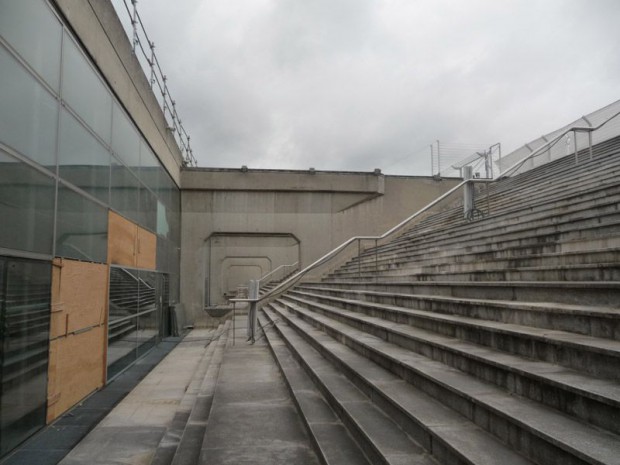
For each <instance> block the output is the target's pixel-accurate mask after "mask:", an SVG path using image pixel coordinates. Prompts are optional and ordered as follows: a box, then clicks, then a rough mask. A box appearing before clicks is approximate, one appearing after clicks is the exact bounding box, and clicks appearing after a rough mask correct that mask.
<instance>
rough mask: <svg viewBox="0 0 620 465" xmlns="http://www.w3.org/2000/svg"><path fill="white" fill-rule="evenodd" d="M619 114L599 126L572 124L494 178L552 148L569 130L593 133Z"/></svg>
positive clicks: (500, 176) (500, 177)
mask: <svg viewBox="0 0 620 465" xmlns="http://www.w3.org/2000/svg"><path fill="white" fill-rule="evenodd" d="M618 115H620V111H619V112H617V113H614V114H613V115H612V116H610V117H609V118H607V119H606V120H605V121H603V122H602V123H601V124H599V125H598V126H572V127H570V128H568V129H566V130H565V131H564V132H562V133H560V134H559V135H558V136H556V137H554V138H553V139H551V140H550V141H548V142H546V143H544V144H543V145H541V146H540V147H538V148H537V149H536V150H534V151H532V152H531V153H530V154H528V155H527V156H525V157H523V158H522V159H521V160H519V161H517V162H515V163H513V164H512V165H511V166H510V167H508V168H506V169H505V170H504V171H502V172H501V173H500V174H498V175H497V177H496V178H494V179H493V181H499V180H500V179H503V178H505V177H506V176H507V175H508V174H509V173H510V172H512V171H514V170H515V169H518V168H520V167H521V166H522V165H523V164H524V163H525V162H526V161H528V160H529V159H531V158H534V157H537V156H538V155H540V154H541V153H542V152H544V151H545V150H548V149H550V148H551V147H553V146H554V145H555V144H557V143H558V142H559V141H560V140H561V139H562V138H563V137H564V136H566V135H567V134H568V133H569V132H573V133H577V132H587V133H589V134H590V135H591V134H592V133H593V132H594V131H598V130H599V129H600V128H602V127H603V126H605V125H606V124H607V123H609V122H610V121H611V120H612V119H614V118H616V117H617V116H618ZM577 152H578V149H577V143H576V142H575V155H577ZM590 157H592V139H591V138H590Z"/></svg>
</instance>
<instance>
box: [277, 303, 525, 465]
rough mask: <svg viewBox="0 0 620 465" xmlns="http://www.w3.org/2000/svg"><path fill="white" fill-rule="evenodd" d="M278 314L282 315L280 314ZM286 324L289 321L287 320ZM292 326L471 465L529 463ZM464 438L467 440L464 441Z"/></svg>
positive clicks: (351, 355)
mask: <svg viewBox="0 0 620 465" xmlns="http://www.w3.org/2000/svg"><path fill="white" fill-rule="evenodd" d="M279 314H280V315H282V313H280V312H279ZM285 318H286V317H285ZM287 321H289V320H288V319H287ZM295 325H297V326H298V327H300V328H302V329H303V331H304V332H305V333H306V334H308V335H309V336H310V337H312V338H313V339H314V340H315V341H317V342H318V343H320V344H321V345H322V346H323V347H324V348H325V350H327V351H329V352H330V353H332V354H333V355H334V356H336V357H338V358H339V359H340V360H342V361H343V362H344V363H346V364H347V365H348V366H350V367H352V368H353V369H355V371H356V372H357V373H358V374H359V375H360V376H361V377H362V378H364V379H365V380H366V382H368V383H369V384H371V385H373V386H375V387H376V388H377V389H379V390H381V391H382V392H384V393H385V395H387V396H389V397H390V398H392V399H393V401H394V402H396V403H397V404H399V405H401V407H402V408H403V409H404V410H405V411H406V412H407V413H408V415H409V416H410V417H411V418H413V419H414V421H417V422H418V423H420V424H421V425H422V427H423V428H426V429H428V430H429V431H430V432H432V434H433V435H434V436H435V437H436V438H437V440H439V441H441V442H442V443H445V444H448V445H449V446H450V447H453V448H457V450H458V451H459V453H460V454H461V455H462V456H464V457H467V458H468V459H470V460H471V463H488V464H498V463H501V464H503V465H509V464H510V465H513V464H514V465H517V464H519V465H520V464H528V463H530V462H529V461H527V460H526V459H525V458H524V457H522V456H520V455H519V454H517V453H516V452H514V451H512V450H510V449H509V448H508V447H506V446H505V445H504V444H502V443H501V442H499V441H498V440H497V439H495V438H494V437H492V436H490V435H489V434H488V433H486V432H484V431H483V430H481V429H480V428H479V427H477V426H475V425H473V424H472V423H471V422H469V421H468V420H467V419H466V418H465V417H463V416H461V415H459V414H458V413H456V412H454V411H452V410H450V409H449V408H447V407H446V406H444V405H442V404H441V403H440V402H438V401H437V400H435V399H432V398H431V397H430V396H428V395H427V394H425V393H423V392H421V391H419V390H418V389H416V388H415V387H414V386H411V385H410V384H408V383H406V382H404V381H403V380H401V379H400V378H398V377H397V376H395V375H393V374H392V373H390V372H388V371H387V370H385V369H383V368H381V367H379V366H378V365H376V364H374V363H373V362H371V361H370V360H368V359H366V358H364V357H363V356H361V355H359V354H357V353H356V352H354V351H353V350H352V349H349V348H348V347H346V346H344V345H342V344H340V343H338V342H337V341H335V340H334V339H333V338H331V337H330V336H328V335H326V334H324V333H323V332H322V331H320V330H317V329H315V328H314V327H312V326H311V325H309V324H307V323H305V322H303V321H301V320H298V321H295ZM280 326H281V325H279V327H280ZM287 329H288V330H289V331H293V330H292V329H290V328H283V329H282V331H286V330H287ZM299 339H301V337H299ZM304 342H305V341H304ZM305 344H307V343H305ZM330 366H331V365H330ZM323 369H325V368H323ZM331 370H332V371H333V373H334V376H342V375H340V373H339V372H338V371H337V370H336V368H331ZM343 403H344V404H345V405H347V406H350V405H355V406H360V405H362V404H363V403H362V402H359V401H358V400H348V399H347V398H345V399H344V401H343ZM464 437H466V438H467V439H466V440H464V441H463V438H464ZM481 456H482V457H484V461H482V460H481V459H480V458H481Z"/></svg>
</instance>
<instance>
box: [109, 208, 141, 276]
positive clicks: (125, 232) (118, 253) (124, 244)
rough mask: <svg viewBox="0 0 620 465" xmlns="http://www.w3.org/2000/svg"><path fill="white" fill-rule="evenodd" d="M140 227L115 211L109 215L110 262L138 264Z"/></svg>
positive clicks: (115, 263)
mask: <svg viewBox="0 0 620 465" xmlns="http://www.w3.org/2000/svg"><path fill="white" fill-rule="evenodd" d="M137 236H138V227H137V225H136V224H135V223H133V222H131V221H129V220H127V219H125V218H123V217H122V216H120V215H118V214H117V213H114V212H112V211H111V212H109V216H108V263H110V264H113V265H123V266H130V267H135V266H136V244H137V240H138V237H137Z"/></svg>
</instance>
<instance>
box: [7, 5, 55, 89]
mask: <svg viewBox="0 0 620 465" xmlns="http://www.w3.org/2000/svg"><path fill="white" fill-rule="evenodd" d="M0 33H1V34H2V36H3V37H4V38H5V39H6V40H7V41H8V42H9V43H10V44H11V45H12V46H13V47H14V48H15V50H17V52H18V53H19V54H20V55H21V56H22V57H23V58H24V59H25V60H26V61H27V62H28V63H29V64H30V66H32V67H33V68H34V69H35V70H36V71H37V73H39V74H40V75H41V77H43V79H45V80H46V81H47V83H48V84H49V85H50V86H51V87H52V88H53V89H54V90H55V91H56V92H58V87H59V83H60V44H61V39H62V26H61V24H60V22H59V21H58V19H57V18H56V17H55V16H54V14H53V13H52V11H51V10H50V8H49V7H48V6H47V4H46V2H45V1H43V0H19V1H15V0H0Z"/></svg>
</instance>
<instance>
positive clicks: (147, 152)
mask: <svg viewBox="0 0 620 465" xmlns="http://www.w3.org/2000/svg"><path fill="white" fill-rule="evenodd" d="M161 171H163V168H162V166H161V165H160V164H159V161H158V160H157V158H156V157H155V154H154V153H153V151H152V150H151V149H150V148H149V147H148V145H146V144H145V143H144V141H141V143H140V181H142V184H144V185H145V186H147V187H149V188H150V189H151V190H152V191H153V192H155V193H156V192H157V190H158V189H159V185H160V182H159V178H160V176H161Z"/></svg>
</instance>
